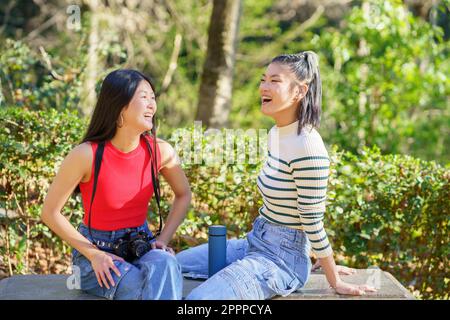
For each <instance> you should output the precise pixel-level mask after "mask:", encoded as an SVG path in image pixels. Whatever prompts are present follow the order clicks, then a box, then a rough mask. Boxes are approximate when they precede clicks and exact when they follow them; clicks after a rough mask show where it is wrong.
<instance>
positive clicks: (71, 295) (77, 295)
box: [0, 269, 414, 300]
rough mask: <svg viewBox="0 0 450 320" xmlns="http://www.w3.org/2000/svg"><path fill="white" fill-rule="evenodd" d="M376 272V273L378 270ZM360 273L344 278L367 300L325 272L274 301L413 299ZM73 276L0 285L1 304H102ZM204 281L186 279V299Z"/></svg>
mask: <svg viewBox="0 0 450 320" xmlns="http://www.w3.org/2000/svg"><path fill="white" fill-rule="evenodd" d="M375 270H376V269H375ZM375 270H374V269H358V270H357V272H356V274H353V275H348V276H341V277H342V279H343V280H344V281H346V282H349V283H354V284H364V283H368V284H371V285H375V286H377V287H379V289H378V291H377V292H375V293H368V294H366V295H364V296H358V297H356V296H343V295H339V294H336V293H335V291H334V290H333V289H331V288H330V287H329V285H328V282H327V280H326V278H325V274H324V273H323V272H322V271H316V272H313V273H311V276H310V279H309V280H308V283H307V284H306V286H304V287H303V288H302V289H300V290H298V291H296V292H294V293H292V294H290V295H289V296H287V297H281V296H277V297H275V299H289V300H307V299H321V300H322V299H396V300H398V299H414V296H413V295H412V294H411V293H410V292H409V291H408V290H406V288H404V287H403V286H402V285H401V284H400V282H398V281H397V280H396V279H395V278H394V277H393V276H392V275H391V274H390V273H388V272H385V271H381V270H379V269H378V272H376V271H375ZM69 276H70V275H56V274H54V275H17V276H12V277H9V278H5V279H3V280H1V281H0V300H34V299H36V300H99V299H101V298H98V297H95V296H92V295H89V294H86V293H84V292H82V291H81V290H76V289H74V290H69V289H68V287H67V285H66V283H67V278H68V277H69ZM201 283H202V281H200V280H191V279H187V278H185V279H184V285H183V297H186V295H187V294H189V292H191V290H192V289H194V288H195V287H197V286H198V285H200V284H201Z"/></svg>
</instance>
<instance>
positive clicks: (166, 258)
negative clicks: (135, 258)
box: [143, 249, 181, 272]
mask: <svg viewBox="0 0 450 320" xmlns="http://www.w3.org/2000/svg"><path fill="white" fill-rule="evenodd" d="M144 257H145V259H144V260H143V262H144V263H149V264H151V265H156V266H157V267H160V268H168V269H177V270H180V272H181V266H180V264H179V263H178V260H177V258H176V257H175V256H174V255H172V254H171V253H169V252H167V251H164V250H161V249H153V250H151V251H150V252H149V253H148V254H147V255H146V256H144Z"/></svg>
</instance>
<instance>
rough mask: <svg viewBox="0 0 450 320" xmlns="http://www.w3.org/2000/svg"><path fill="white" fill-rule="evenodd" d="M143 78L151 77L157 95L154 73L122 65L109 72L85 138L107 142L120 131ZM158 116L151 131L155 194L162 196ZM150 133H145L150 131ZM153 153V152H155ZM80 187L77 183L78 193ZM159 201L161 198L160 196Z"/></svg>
mask: <svg viewBox="0 0 450 320" xmlns="http://www.w3.org/2000/svg"><path fill="white" fill-rule="evenodd" d="M141 81H147V82H148V83H149V84H150V86H151V87H152V90H153V92H154V93H155V95H156V90H155V86H154V84H153V82H152V80H151V78H150V77H147V76H145V75H144V74H142V73H141V72H139V71H136V70H132V69H118V70H115V71H112V72H111V73H109V74H108V75H107V76H106V78H105V79H104V80H103V83H102V87H101V89H100V94H99V97H98V100H97V104H96V105H95V109H94V113H93V114H92V117H91V121H90V123H89V126H88V129H87V132H86V134H85V135H84V138H83V140H82V141H81V143H83V142H88V141H91V142H97V143H100V142H105V141H108V140H111V139H112V138H113V137H114V135H115V134H116V131H117V121H118V119H119V116H120V112H121V111H122V109H123V108H125V107H126V106H127V105H128V104H129V103H130V101H131V99H132V98H133V96H134V94H135V92H136V89H137V87H138V86H139V84H140V83H141ZM155 119H156V116H155V115H153V119H152V123H153V126H152V129H151V133H152V136H153V153H152V154H153V156H151V157H150V161H151V162H152V163H151V170H152V174H153V173H154V174H155V175H156V186H153V188H154V190H155V194H156V193H157V197H159V193H160V187H159V179H158V174H157V172H158V169H157V168H158V163H157V161H158V160H157V159H158V157H157V155H156V153H157V150H156V121H155ZM146 134H147V133H144V135H146ZM152 154H151V155H152ZM79 191H80V189H79V186H77V187H76V189H75V193H78V192H79ZM157 201H159V199H158V200H157Z"/></svg>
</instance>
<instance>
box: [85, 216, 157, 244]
mask: <svg viewBox="0 0 450 320" xmlns="http://www.w3.org/2000/svg"><path fill="white" fill-rule="evenodd" d="M78 231H80V233H81V234H82V235H83V236H85V237H86V238H88V239H89V240H90V241H92V239H91V235H90V233H89V228H88V226H86V225H85V224H84V223H81V224H80V225H79V226H78ZM140 231H144V232H146V233H147V234H149V235H150V236H152V235H153V234H152V232H151V231H150V229H149V227H148V223H147V221H145V222H144V223H143V224H142V225H140V226H138V227H133V228H124V229H118V230H114V231H104V230H97V229H93V228H91V233H92V236H93V237H94V238H95V240H101V241H106V242H114V241H115V240H117V239H119V238H122V237H123V236H125V234H127V233H129V232H140Z"/></svg>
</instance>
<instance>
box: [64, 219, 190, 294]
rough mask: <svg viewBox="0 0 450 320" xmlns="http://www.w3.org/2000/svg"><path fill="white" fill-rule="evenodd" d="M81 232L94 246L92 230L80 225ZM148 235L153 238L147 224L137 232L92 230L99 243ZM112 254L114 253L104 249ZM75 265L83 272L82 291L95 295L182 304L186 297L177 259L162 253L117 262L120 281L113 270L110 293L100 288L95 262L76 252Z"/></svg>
mask: <svg viewBox="0 0 450 320" xmlns="http://www.w3.org/2000/svg"><path fill="white" fill-rule="evenodd" d="M78 230H79V232H80V233H81V234H82V235H83V236H85V237H86V238H87V239H88V240H89V241H91V242H92V239H91V236H90V234H89V231H88V227H87V226H85V225H84V224H80V226H79V228H78ZM129 231H132V232H138V231H145V232H147V233H148V234H149V235H150V236H151V235H152V233H151V231H150V229H149V228H148V225H147V223H145V224H143V225H142V226H140V227H137V228H127V229H120V230H116V231H100V230H95V229H91V232H92V236H93V237H94V238H95V240H100V241H106V242H114V241H115V240H117V239H119V238H121V237H123V236H124V235H125V234H126V233H127V232H129ZM100 249H101V250H102V251H106V252H111V253H112V250H111V249H108V248H101V247H100ZM72 263H73V265H74V266H77V267H79V269H80V278H81V279H80V280H81V281H80V282H81V289H82V290H83V291H85V292H87V293H90V294H92V295H96V296H100V297H104V298H107V299H110V300H112V299H115V300H180V299H181V297H182V288H183V276H182V274H181V267H180V265H179V264H178V262H177V260H176V258H175V257H174V256H173V255H172V254H170V253H168V252H166V251H164V250H161V249H152V250H150V251H149V252H147V253H146V254H145V255H144V256H142V257H141V258H139V259H136V260H134V261H132V262H131V263H129V262H125V261H124V262H122V261H118V260H114V264H115V265H116V267H117V268H118V269H119V271H120V274H121V275H120V277H119V276H117V275H116V273H115V272H113V271H112V270H111V269H110V272H111V276H112V277H113V279H114V283H115V286H112V285H111V284H109V287H110V288H109V289H108V288H106V287H105V285H104V284H103V287H100V285H99V283H98V281H97V277H96V276H95V272H94V270H93V269H92V265H91V262H90V261H89V260H88V259H86V258H85V257H84V256H83V255H82V254H80V252H78V251H77V250H76V249H73V251H72Z"/></svg>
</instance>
